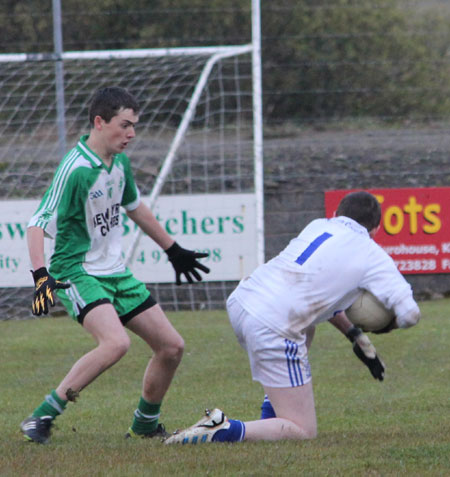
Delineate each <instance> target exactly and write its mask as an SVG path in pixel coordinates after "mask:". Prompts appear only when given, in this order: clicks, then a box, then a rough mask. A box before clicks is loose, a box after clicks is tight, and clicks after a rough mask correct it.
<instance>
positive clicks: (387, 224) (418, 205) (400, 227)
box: [325, 187, 450, 274]
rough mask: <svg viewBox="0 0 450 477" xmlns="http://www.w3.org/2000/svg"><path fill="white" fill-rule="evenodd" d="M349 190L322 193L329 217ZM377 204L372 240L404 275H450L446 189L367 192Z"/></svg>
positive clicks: (449, 210)
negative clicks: (378, 219) (377, 218)
mask: <svg viewBox="0 0 450 477" xmlns="http://www.w3.org/2000/svg"><path fill="white" fill-rule="evenodd" d="M355 190H356V189H355ZM349 192H352V190H332V191H327V192H325V212H326V216H327V217H332V216H333V214H334V212H335V211H336V209H337V206H338V204H339V202H340V200H341V199H342V198H343V197H344V196H345V195H346V194H348V193H349ZM368 192H371V193H372V194H374V195H375V196H376V197H377V199H378V200H379V202H380V204H381V210H382V218H381V227H380V230H379V231H378V232H377V234H376V236H375V241H376V242H377V243H378V244H380V245H381V246H382V247H383V248H384V250H386V252H387V253H388V254H389V255H390V256H391V257H392V258H393V259H394V261H395V263H396V264H397V266H398V268H399V270H400V271H401V272H402V273H404V274H407V273H450V187H434V188H408V189H369V190H368Z"/></svg>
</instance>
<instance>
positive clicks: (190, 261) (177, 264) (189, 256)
mask: <svg viewBox="0 0 450 477" xmlns="http://www.w3.org/2000/svg"><path fill="white" fill-rule="evenodd" d="M165 252H166V253H167V256H168V257H169V261H170V262H171V263H172V266H173V268H174V270H175V277H176V284H177V285H181V278H180V277H181V274H183V275H184V276H185V277H186V280H187V281H188V282H189V283H194V280H193V279H192V277H191V274H192V275H193V276H194V278H195V279H196V280H197V281H199V282H200V281H201V280H202V277H201V275H200V273H198V271H197V270H196V269H197V268H198V269H199V270H201V271H202V272H205V273H209V268H208V267H205V265H203V264H201V263H200V262H198V261H197V258H205V257H207V256H208V255H209V254H208V253H198V252H194V251H192V250H186V249H185V248H182V247H180V246H179V245H178V244H177V243H176V242H174V243H173V245H171V246H170V247H169V248H168V249H167V250H165Z"/></svg>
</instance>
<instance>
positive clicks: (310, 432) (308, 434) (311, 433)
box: [303, 428, 317, 439]
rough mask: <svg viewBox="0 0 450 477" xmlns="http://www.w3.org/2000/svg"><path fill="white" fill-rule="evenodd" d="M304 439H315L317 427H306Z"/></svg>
mask: <svg viewBox="0 0 450 477" xmlns="http://www.w3.org/2000/svg"><path fill="white" fill-rule="evenodd" d="M303 435H304V437H303V439H315V438H316V437H317V428H311V429H305V431H304V434H303Z"/></svg>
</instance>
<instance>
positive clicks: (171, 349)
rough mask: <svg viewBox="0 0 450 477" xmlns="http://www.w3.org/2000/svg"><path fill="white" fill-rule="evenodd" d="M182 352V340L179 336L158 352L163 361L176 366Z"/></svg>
mask: <svg viewBox="0 0 450 477" xmlns="http://www.w3.org/2000/svg"><path fill="white" fill-rule="evenodd" d="M183 352H184V340H183V338H181V336H180V337H179V338H178V339H177V340H174V341H173V342H171V343H170V344H168V345H167V346H165V347H164V348H162V349H161V351H160V356H161V358H162V359H164V361H167V362H170V363H173V364H176V365H178V363H179V362H180V361H181V358H182V356H183Z"/></svg>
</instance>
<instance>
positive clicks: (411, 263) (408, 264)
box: [394, 259, 436, 272]
mask: <svg viewBox="0 0 450 477" xmlns="http://www.w3.org/2000/svg"><path fill="white" fill-rule="evenodd" d="M394 261H395V264H396V265H397V267H398V269H399V270H400V271H401V272H420V271H430V270H436V260H433V259H429V260H425V259H424V260H394Z"/></svg>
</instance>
